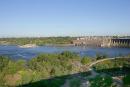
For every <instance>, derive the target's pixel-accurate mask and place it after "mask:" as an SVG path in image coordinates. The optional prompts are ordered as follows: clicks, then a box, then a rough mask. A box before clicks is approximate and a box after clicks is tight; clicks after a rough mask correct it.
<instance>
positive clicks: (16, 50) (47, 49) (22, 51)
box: [0, 45, 130, 60]
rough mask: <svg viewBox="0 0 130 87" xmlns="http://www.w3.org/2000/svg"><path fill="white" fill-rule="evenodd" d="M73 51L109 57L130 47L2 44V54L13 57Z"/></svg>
mask: <svg viewBox="0 0 130 87" xmlns="http://www.w3.org/2000/svg"><path fill="white" fill-rule="evenodd" d="M63 51H71V52H75V53H77V54H79V55H80V56H90V57H95V56H96V55H97V54H98V53H99V54H105V55H107V56H109V57H117V56H121V55H128V54H130V48H101V47H97V48H95V47H74V46H64V47H58V46H38V47H35V48H20V47H18V46H12V45H0V55H4V56H8V57H10V58H13V59H19V58H24V59H27V60H28V59H31V58H33V57H35V56H37V55H38V54H41V53H61V52H63Z"/></svg>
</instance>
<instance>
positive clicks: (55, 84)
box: [17, 67, 130, 87]
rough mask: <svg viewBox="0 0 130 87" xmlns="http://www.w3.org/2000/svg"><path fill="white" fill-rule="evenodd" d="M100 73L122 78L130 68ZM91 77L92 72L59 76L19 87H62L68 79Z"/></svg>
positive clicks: (107, 70) (104, 70)
mask: <svg viewBox="0 0 130 87" xmlns="http://www.w3.org/2000/svg"><path fill="white" fill-rule="evenodd" d="M97 72H99V73H106V74H108V75H111V76H122V75H126V74H129V73H130V68H128V67H124V68H122V69H121V68H112V69H102V70H97ZM89 75H91V72H90V71H88V72H80V73H76V74H71V75H65V76H59V77H54V78H50V79H44V80H40V81H37V82H31V83H28V84H24V85H20V86H17V87H61V85H63V84H64V83H65V81H66V79H71V77H76V76H82V77H85V76H89Z"/></svg>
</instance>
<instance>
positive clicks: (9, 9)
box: [0, 0, 130, 37]
mask: <svg viewBox="0 0 130 87" xmlns="http://www.w3.org/2000/svg"><path fill="white" fill-rule="evenodd" d="M89 35H90V36H106V35H108V36H112V35H129V36H130V0H0V37H53V36H89Z"/></svg>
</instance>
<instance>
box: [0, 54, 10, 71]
mask: <svg viewBox="0 0 130 87" xmlns="http://www.w3.org/2000/svg"><path fill="white" fill-rule="evenodd" d="M8 63H9V59H8V58H7V57H4V56H0V72H2V71H3V69H4V68H5V67H6V66H7V65H8Z"/></svg>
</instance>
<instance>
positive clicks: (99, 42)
mask: <svg viewBox="0 0 130 87" xmlns="http://www.w3.org/2000/svg"><path fill="white" fill-rule="evenodd" d="M72 44H74V45H75V46H94V47H130V38H114V37H102V36H88V37H79V38H77V39H76V40H73V41H72Z"/></svg>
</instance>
